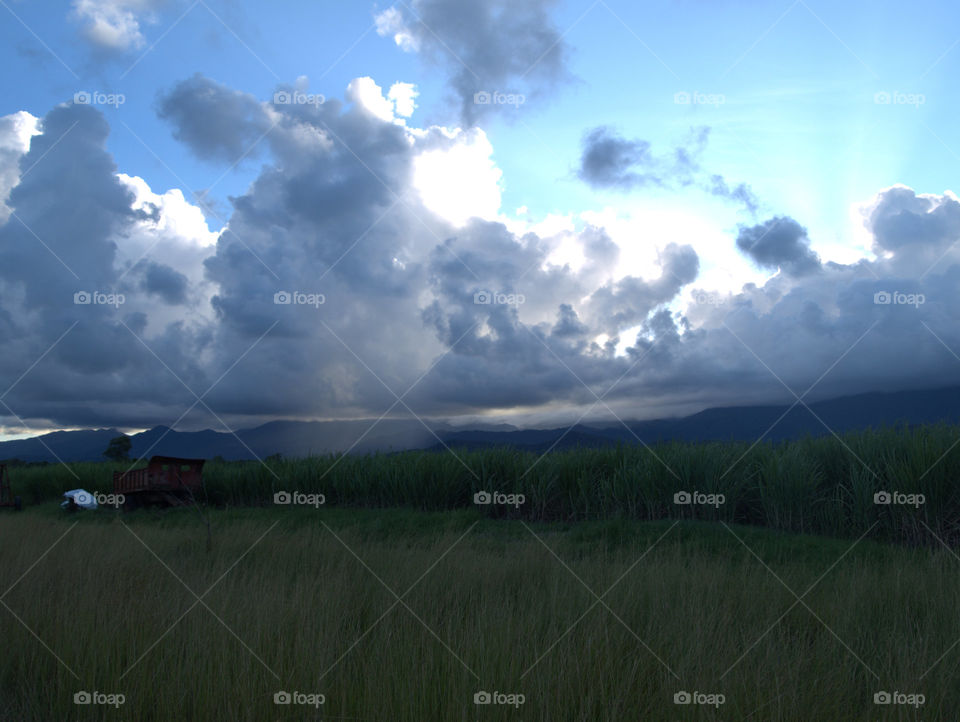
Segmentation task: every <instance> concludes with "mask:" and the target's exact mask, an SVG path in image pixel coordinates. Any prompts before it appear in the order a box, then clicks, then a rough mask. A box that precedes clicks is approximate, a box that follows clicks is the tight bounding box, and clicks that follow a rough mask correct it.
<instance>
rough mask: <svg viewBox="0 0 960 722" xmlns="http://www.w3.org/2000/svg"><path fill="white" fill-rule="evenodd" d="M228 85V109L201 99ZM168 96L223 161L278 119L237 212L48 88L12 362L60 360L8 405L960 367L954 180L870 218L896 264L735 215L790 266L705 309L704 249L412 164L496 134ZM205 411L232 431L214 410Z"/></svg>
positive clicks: (940, 374) (540, 399) (10, 240)
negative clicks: (621, 234)
mask: <svg viewBox="0 0 960 722" xmlns="http://www.w3.org/2000/svg"><path fill="white" fill-rule="evenodd" d="M356 87H358V86H356V85H355V86H354V88H356ZM211 93H212V94H214V95H216V96H218V97H224V98H226V99H228V101H229V102H224V103H222V104H221V103H211V104H207V105H205V104H204V103H205V102H206V101H205V97H206V96H208V95H209V94H211ZM174 97H175V98H176V102H175V103H174V107H181V108H197V107H203V108H204V111H205V112H203V113H201V114H198V115H196V116H194V115H192V114H189V113H184V112H174V111H173V110H172V109H171V110H170V112H167V113H166V115H165V117H166V118H167V120H168V122H169V123H170V124H171V126H172V128H173V130H174V133H175V135H177V136H178V137H180V138H182V139H183V141H184V142H185V143H186V144H188V145H189V146H190V147H191V148H193V149H194V150H195V151H196V152H197V153H198V154H201V155H203V154H207V157H210V155H209V154H211V153H212V154H214V155H216V154H224V155H226V154H227V149H228V148H229V149H233V148H235V147H237V144H240V143H242V141H238V140H236V139H237V138H239V139H246V138H250V137H251V136H252V134H254V133H257V132H258V131H259V132H261V133H262V130H261V129H262V128H263V127H264V123H269V124H270V126H269V127H272V128H273V130H272V131H271V132H270V133H269V134H267V136H265V137H264V140H263V150H262V153H263V156H262V158H263V166H262V167H261V169H260V170H259V173H258V175H257V177H256V179H255V180H254V181H253V182H252V183H251V184H250V186H249V187H248V188H247V190H246V191H245V192H244V193H243V194H241V195H239V196H237V197H235V198H232V199H231V209H230V212H229V214H228V216H227V218H226V222H225V224H224V226H223V227H222V228H218V229H209V228H208V227H207V226H206V223H205V222H204V220H203V214H202V213H201V212H200V210H199V209H198V208H197V207H196V205H195V204H194V203H191V202H188V201H187V200H186V199H185V198H184V196H183V195H182V193H181V192H180V191H179V190H177V189H151V188H150V187H149V186H148V185H147V184H146V183H145V182H144V181H143V180H142V179H139V178H136V177H134V176H130V175H125V174H123V173H121V172H120V169H118V168H117V167H116V165H115V163H114V161H113V159H112V157H111V156H110V154H109V153H108V152H107V150H106V140H107V135H108V133H109V130H110V129H109V126H108V124H107V121H106V119H105V116H104V115H103V114H102V113H101V112H100V111H99V110H97V109H96V108H92V107H90V106H77V105H72V104H66V105H61V106H58V107H56V108H54V109H53V110H51V111H50V112H49V113H47V115H46V116H45V117H44V118H43V119H42V120H41V121H40V122H39V126H38V127H39V129H40V130H41V131H42V132H41V133H40V134H39V135H33V136H32V137H31V139H30V143H29V147H28V149H27V150H26V152H25V153H20V154H19V155H17V154H16V153H15V154H13V155H12V156H11V157H9V158H6V159H3V157H0V162H2V163H6V164H7V165H9V163H16V166H17V171H16V177H17V178H20V180H19V182H18V183H16V184H15V185H14V186H13V188H12V190H11V191H10V192H9V198H8V201H7V203H8V205H9V207H10V208H11V209H13V210H14V211H15V213H16V216H10V218H9V219H7V221H6V222H5V223H3V224H2V225H0V335H2V338H3V339H4V354H2V355H0V374H2V375H3V376H4V377H5V378H12V379H16V378H18V377H20V376H21V375H22V374H23V372H24V371H25V370H27V369H30V368H31V366H32V365H33V364H34V363H35V362H36V361H37V359H41V358H42V360H41V361H40V362H39V363H37V364H36V365H35V366H34V367H33V368H32V370H31V371H30V373H28V374H27V375H26V376H24V378H23V380H22V381H21V382H20V383H18V384H17V385H16V387H15V388H14V389H13V390H12V391H11V392H10V394H9V395H8V396H7V397H5V403H8V404H9V405H10V409H12V412H8V410H7V409H0V416H3V417H8V416H9V418H5V421H11V422H14V423H19V422H18V420H17V419H16V418H15V417H12V416H10V414H11V413H15V414H16V415H17V416H19V417H20V418H23V419H24V420H26V421H27V422H28V423H32V424H36V425H39V424H41V423H49V424H55V425H57V426H61V427H63V426H86V425H127V426H131V427H142V426H147V425H152V424H155V423H165V424H170V423H172V422H173V421H175V420H176V419H177V418H178V417H179V416H180V415H181V414H183V413H184V412H186V411H187V410H188V409H189V408H190V406H191V404H194V403H195V402H196V398H195V397H194V396H193V394H192V393H191V390H192V391H194V392H196V393H197V394H203V393H204V392H206V391H207V390H208V389H211V387H212V389H211V390H210V392H209V394H208V395H207V396H205V397H204V403H205V404H209V406H210V408H211V409H214V410H216V413H217V416H219V417H220V418H222V419H224V420H225V421H226V422H227V423H229V424H231V425H232V426H250V425H254V424H255V423H258V422H262V421H267V420H270V419H273V418H298V417H299V418H345V417H367V418H369V417H371V416H374V417H375V416H379V415H380V414H382V413H384V412H385V411H387V410H388V409H390V408H391V405H394V404H396V397H395V396H394V393H396V394H397V395H403V394H404V393H405V392H407V391H408V389H409V390H410V391H409V393H408V394H407V395H405V396H404V403H405V404H407V405H408V406H409V408H410V409H411V410H413V411H415V412H416V413H417V414H420V415H423V416H463V415H474V414H482V413H491V412H497V413H502V412H505V411H508V410H516V409H524V410H527V411H529V410H530V409H536V410H540V411H541V412H542V413H544V414H556V413H557V410H558V409H565V410H572V412H573V413H575V414H579V413H581V412H586V411H588V410H589V409H590V407H591V404H594V403H595V401H596V399H595V397H594V396H593V393H592V392H596V393H601V392H604V393H605V392H606V391H607V390H608V388H609V387H610V386H611V385H612V384H613V382H614V381H617V380H618V379H620V381H619V382H618V383H617V385H616V387H615V388H614V390H613V391H612V392H610V394H609V395H608V396H607V397H605V398H606V400H607V402H608V403H609V404H610V405H611V407H612V408H613V409H615V410H616V411H618V413H619V414H620V415H621V416H624V417H625V418H626V417H638V416H651V415H662V414H665V413H671V412H673V411H678V410H681V409H682V410H690V409H691V407H693V408H696V407H702V406H708V405H717V404H731V403H758V402H763V401H773V400H777V401H780V400H783V399H784V398H787V399H789V400H792V397H790V396H789V393H788V392H786V391H785V390H784V389H783V387H782V386H781V384H780V381H779V380H778V378H777V377H779V379H782V380H783V382H784V383H786V384H787V385H789V386H790V387H791V388H794V389H796V390H798V393H799V392H800V391H802V390H805V389H806V388H807V386H809V385H810V384H811V383H813V382H814V381H816V380H817V379H818V377H820V376H821V375H822V374H823V373H824V371H826V370H828V369H830V372H829V373H828V374H827V376H825V377H824V379H823V380H822V381H821V382H820V383H819V385H818V386H817V393H818V394H836V393H851V392H856V391H866V390H872V389H879V388H898V387H899V388H904V387H909V386H916V385H919V383H920V382H918V379H921V380H927V382H929V383H930V384H931V385H933V384H936V385H946V384H949V383H957V382H960V363H957V361H956V359H955V358H953V357H952V356H951V355H950V354H949V352H947V351H946V350H945V349H944V347H943V345H942V344H941V343H940V340H937V339H936V338H935V337H934V336H933V335H932V333H931V330H932V331H935V332H936V334H937V335H938V336H939V338H940V339H941V340H942V341H943V343H945V344H947V345H948V346H950V347H952V348H954V349H960V331H958V330H957V329H960V324H958V323H957V321H958V319H960V302H958V300H957V297H956V294H955V288H956V286H957V283H958V281H960V249H958V248H956V247H955V245H954V244H955V243H956V241H957V240H960V215H958V214H957V203H958V202H957V199H956V198H955V197H954V196H953V195H952V194H948V193H945V194H943V195H921V194H917V193H915V192H914V191H912V190H910V189H907V188H904V187H895V188H890V189H884V190H882V191H881V192H880V193H878V194H877V196H876V197H875V198H874V199H872V201H871V202H870V203H868V204H867V205H866V206H865V208H864V216H863V217H864V223H865V230H866V231H867V232H868V233H869V234H870V235H871V236H872V238H874V239H875V244H876V245H875V250H876V251H877V253H876V258H863V259H860V260H858V261H856V262H854V263H850V264H846V265H845V264H838V263H823V264H821V263H820V262H819V259H817V257H816V255H815V254H813V252H812V251H811V250H810V246H809V243H810V239H809V238H808V237H807V234H806V231H805V230H804V229H803V227H802V225H801V224H800V223H799V222H798V221H797V220H794V219H792V218H788V217H784V216H774V217H772V218H769V219H768V220H766V221H764V222H762V223H759V224H755V225H752V226H747V227H744V228H741V229H740V231H739V233H738V235H737V236H736V238H734V237H732V236H730V237H728V239H727V240H728V242H729V248H730V251H731V253H736V252H737V249H739V250H740V252H742V253H744V254H745V255H746V256H747V257H749V258H750V259H751V260H752V261H753V262H754V263H757V264H758V265H761V266H762V267H764V268H767V269H772V268H773V267H774V266H776V267H779V268H781V270H782V271H783V272H782V273H779V274H775V275H773V276H772V277H770V278H769V279H768V280H766V281H765V282H763V283H762V284H747V285H745V286H743V287H742V288H739V289H736V290H734V291H733V292H730V293H725V294H723V295H722V296H718V297H716V298H715V299H714V301H713V302H711V303H706V304H701V303H697V302H696V301H695V300H693V299H691V293H690V292H691V291H693V290H695V286H699V285H700V281H701V278H700V269H701V259H700V258H699V257H698V254H697V253H696V251H695V250H694V248H693V247H692V243H691V244H687V243H672V244H665V245H662V246H659V245H657V244H656V239H649V240H644V242H645V243H650V244H653V245H654V246H655V247H656V249H657V251H658V252H657V253H656V254H654V255H655V258H656V271H657V272H655V273H651V272H646V273H644V274H643V276H642V277H641V276H639V275H636V273H630V272H629V270H630V269H627V271H626V272H625V273H623V272H620V273H615V272H616V271H622V270H623V269H622V268H619V264H620V262H621V260H622V259H621V250H622V249H620V248H618V247H617V244H615V243H613V241H612V240H611V238H610V236H609V234H608V232H607V230H606V229H605V228H603V227H601V225H598V224H590V225H586V226H584V227H578V228H561V229H559V230H558V229H553V230H548V229H546V227H544V228H542V229H540V230H539V231H537V230H531V229H526V230H520V231H516V230H511V227H509V226H508V225H507V224H505V223H504V222H501V221H500V220H498V219H497V218H496V217H495V216H491V217H486V218H485V217H477V216H476V215H473V216H472V217H469V218H466V219H462V218H460V219H451V218H448V217H445V216H444V215H443V214H440V213H436V212H434V211H433V210H431V207H430V206H429V204H428V202H427V200H426V199H425V198H424V195H423V193H422V190H421V189H420V188H418V186H417V183H416V182H415V178H416V176H417V168H418V159H419V158H421V157H423V156H424V155H425V154H428V153H440V154H442V153H444V152H449V153H454V154H455V153H456V152H457V151H458V149H459V148H461V147H463V146H469V145H470V144H471V143H474V144H480V145H482V142H481V141H482V140H485V137H484V136H481V135H480V134H479V131H478V130H477V129H474V130H472V131H463V130H456V129H453V130H451V129H449V128H441V127H429V128H415V127H408V126H407V125H404V124H400V123H399V122H397V121H398V118H397V117H396V114H395V113H394V115H393V117H392V118H391V119H386V118H385V117H382V116H380V115H377V114H376V113H374V112H371V110H370V109H369V108H368V107H367V106H366V105H364V104H363V103H362V102H358V97H357V96H356V95H354V96H353V98H352V99H348V102H340V101H338V100H336V99H328V100H327V101H326V102H324V103H322V104H316V105H313V104H304V105H297V104H281V103H271V102H264V101H259V100H257V99H255V98H252V97H248V96H245V95H238V94H236V93H235V91H233V90H231V89H230V88H226V87H224V86H220V85H218V84H216V83H214V82H213V81H211V80H209V79H206V78H202V77H199V78H192V79H188V80H187V81H185V83H184V84H181V85H179V86H177V88H175V89H174ZM380 97H383V95H382V92H381V93H380ZM231 126H232V127H231ZM70 128H72V130H71V131H70V132H69V133H67V132H65V131H66V130H67V129H70ZM228 128H229V131H227V130H226V129H228ZM218 130H219V131H223V132H229V133H231V134H232V136H231V137H230V138H229V139H227V140H226V141H223V140H220V139H217V138H215V134H216V132H218ZM21 147H22V146H21ZM482 151H483V153H482V154H485V153H486V152H487V148H486V147H483V149H482ZM482 154H481V155H482ZM695 161H696V158H695V157H694V156H693V155H691V156H688V157H687V158H686V160H676V161H675V162H676V163H677V164H680V165H683V163H685V162H686V163H688V164H689V166H690V167H691V168H696V162H695ZM671 162H674V161H671ZM0 168H2V170H3V172H9V168H7V167H6V166H0ZM26 168H32V170H30V172H29V173H26V174H23V169H26ZM629 172H633V171H629ZM697 172H699V171H696V170H695V171H694V178H695V179H699V177H700V176H698V175H697ZM566 241H570V242H573V243H575V244H576V245H577V246H578V247H581V248H583V249H585V260H584V262H583V263H582V264H580V265H579V266H577V267H573V266H571V265H570V264H558V263H553V262H551V260H550V259H551V257H552V254H553V253H554V251H555V250H556V249H557V247H558V245H559V244H562V243H564V242H566ZM918 259H920V260H918ZM700 290H705V291H708V290H709V288H706V289H700ZM78 292H88V293H93V292H99V293H101V294H103V295H104V297H105V298H107V297H109V295H110V294H113V295H114V296H116V295H118V294H122V295H123V296H124V302H123V303H117V304H114V305H111V304H110V303H109V301H107V302H104V303H99V302H97V303H92V302H91V303H86V302H84V300H83V298H82V297H81V298H80V300H77V299H75V295H74V294H77V293H78ZM920 296H922V297H923V302H920V301H919V300H918V299H919V297H920ZM911 298H912V301H911V300H910V299H911ZM921 322H922V323H921ZM924 324H926V325H924ZM758 357H759V359H760V360H759V361H758ZM841 357H843V358H842V361H841V362H840V363H837V364H836V365H835V366H833V365H834V363H835V362H836V361H837V360H838V359H840V358H841ZM766 367H769V369H771V370H773V371H774V372H775V374H776V377H775V376H774V375H773V374H771V373H770V372H769V371H768V369H767V368H766ZM831 367H832V368H831ZM215 382H216V383H215ZM392 413H394V414H405V413H408V412H407V410H406V408H405V407H403V406H401V405H396V406H395V407H394V410H393V412H392ZM573 418H575V415H574V416H573ZM186 419H187V421H189V422H190V423H192V424H194V425H200V426H217V425H218V424H219V421H218V420H217V419H216V418H214V417H212V414H211V413H210V412H208V411H207V410H206V408H205V407H204V406H203V405H197V407H196V408H195V409H194V411H193V412H191V413H190V414H188V416H187V417H186ZM570 420H572V419H570Z"/></svg>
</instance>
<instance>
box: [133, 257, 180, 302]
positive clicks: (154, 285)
mask: <svg viewBox="0 0 960 722" xmlns="http://www.w3.org/2000/svg"><path fill="white" fill-rule="evenodd" d="M140 287H141V288H142V289H143V290H144V291H146V292H147V293H151V294H154V295H155V296H158V297H159V298H161V299H162V300H163V301H164V303H168V304H171V305H176V304H180V303H185V302H186V300H187V277H186V276H185V275H183V274H182V273H180V272H179V271H177V270H175V269H173V268H171V267H170V266H167V265H164V264H163V263H157V262H156V261H150V262H148V263H146V264H145V268H144V272H143V278H142V281H141V286H140Z"/></svg>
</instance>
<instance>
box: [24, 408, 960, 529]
mask: <svg viewBox="0 0 960 722" xmlns="http://www.w3.org/2000/svg"><path fill="white" fill-rule="evenodd" d="M132 463H133V462H130V463H115V464H109V463H85V464H69V465H60V464H53V465H49V466H30V467H17V468H14V469H12V470H11V480H12V484H13V487H14V492H15V493H17V494H19V495H21V496H22V497H23V500H24V502H25V503H26V504H28V505H30V504H36V503H39V502H42V501H46V500H51V499H56V498H59V497H60V495H61V494H62V493H63V492H64V491H66V490H68V489H73V488H77V487H82V488H85V489H87V490H89V491H100V492H104V493H107V492H110V491H111V488H110V487H111V483H112V482H111V479H112V472H113V471H114V470H120V471H122V470H126V469H128V468H130V466H131V464H132ZM958 478H960V429H958V428H957V427H954V426H948V425H938V426H924V427H919V428H915V429H903V428H901V429H882V430H874V431H865V432H858V433H849V434H844V435H842V436H841V437H837V438H835V437H833V436H827V437H823V438H816V439H804V440H800V441H793V442H784V443H780V444H770V443H766V442H761V443H756V444H748V443H739V442H738V443H701V444H693V443H662V444H656V445H654V446H652V447H651V448H645V447H644V446H641V445H640V444H633V445H622V446H619V447H615V448H606V449H573V450H569V451H561V452H556V451H554V452H551V453H549V454H546V455H540V454H535V453H533V452H529V451H517V450H513V449H508V448H497V449H492V450H484V451H472V452H470V451H464V450H458V449H454V450H453V453H447V452H442V453H436V452H420V451H410V452H403V453H399V454H394V455H386V454H380V455H373V456H337V455H328V456H319V457H312V458H308V459H296V460H276V459H268V460H267V463H265V464H261V463H260V462H257V461H252V462H229V463H227V462H218V461H211V462H208V464H207V466H206V468H205V471H204V479H205V487H206V488H205V494H204V496H205V499H204V500H205V501H208V502H209V503H211V504H213V505H215V506H220V507H224V506H226V507H236V506H240V507H249V506H265V505H272V503H273V498H274V494H275V493H277V492H279V491H287V492H293V491H299V492H301V493H304V494H322V495H323V496H324V497H325V502H326V504H327V505H329V506H335V507H345V506H349V507H359V508H384V507H390V508H393V507H406V508H411V509H419V510H423V511H444V510H455V509H465V508H473V507H474V504H473V495H474V494H476V493H477V492H480V491H488V492H494V491H499V492H501V493H503V494H522V495H523V497H524V503H523V504H521V505H520V506H514V505H509V504H504V505H498V504H491V505H489V506H486V507H484V513H485V514H486V515H487V516H490V517H494V518H514V519H523V520H526V521H537V522H552V521H574V520H598V519H614V518H622V519H635V520H644V521H655V520H661V519H673V518H677V517H683V518H686V519H702V520H713V521H725V522H727V523H738V524H750V525H759V526H764V527H767V528H770V529H782V530H785V531H795V532H801V533H808V534H824V535H828V536H834V537H847V538H856V537H858V536H860V535H861V534H862V533H864V532H865V531H867V530H868V529H870V534H871V536H872V537H874V538H882V539H887V540H891V541H897V542H905V543H909V544H930V543H936V541H935V539H934V536H933V535H936V536H937V537H940V538H941V539H943V540H945V541H947V542H948V543H950V544H960V485H958V484H957V483H956V480H957V479H958ZM679 492H687V493H690V494H692V493H693V492H699V493H701V494H704V495H710V494H713V495H722V496H723V503H722V504H720V505H716V504H689V505H683V506H678V505H677V504H675V503H674V496H675V495H676V494H677V493H679ZM880 492H887V493H888V494H893V493H894V492H897V493H898V494H899V495H900V496H899V497H897V498H900V499H905V498H906V499H911V498H913V497H917V498H922V500H923V501H922V503H920V504H916V503H892V504H888V505H884V506H878V505H877V504H875V503H874V496H875V495H876V494H877V493H880ZM897 498H895V499H894V501H895V502H896V500H897Z"/></svg>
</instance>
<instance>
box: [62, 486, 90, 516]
mask: <svg viewBox="0 0 960 722" xmlns="http://www.w3.org/2000/svg"><path fill="white" fill-rule="evenodd" d="M63 497H64V501H63V502H61V503H60V506H61V508H63V509H66V510H67V511H76V510H77V509H96V508H97V500H96V498H95V497H94V495H93V494H91V493H90V492H89V491H87V490H86V489H71V490H70V491H65V492H64V493H63Z"/></svg>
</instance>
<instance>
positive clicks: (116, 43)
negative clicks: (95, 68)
mask: <svg viewBox="0 0 960 722" xmlns="http://www.w3.org/2000/svg"><path fill="white" fill-rule="evenodd" d="M155 4H156V2H155V0H73V11H74V14H75V15H76V16H77V17H78V18H79V19H80V21H81V22H82V23H83V24H84V26H83V34H84V35H85V36H86V38H87V39H88V40H89V41H90V42H92V43H93V44H94V45H96V46H98V47H101V48H104V49H107V50H118V51H125V50H136V49H137V48H141V47H143V45H144V43H145V42H146V40H145V39H144V37H143V33H141V32H140V23H141V21H143V20H147V21H151V20H152V18H151V17H150V16H149V14H147V15H144V16H141V13H149V11H150V10H151V9H152V7H153V6H154V5H155Z"/></svg>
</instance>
